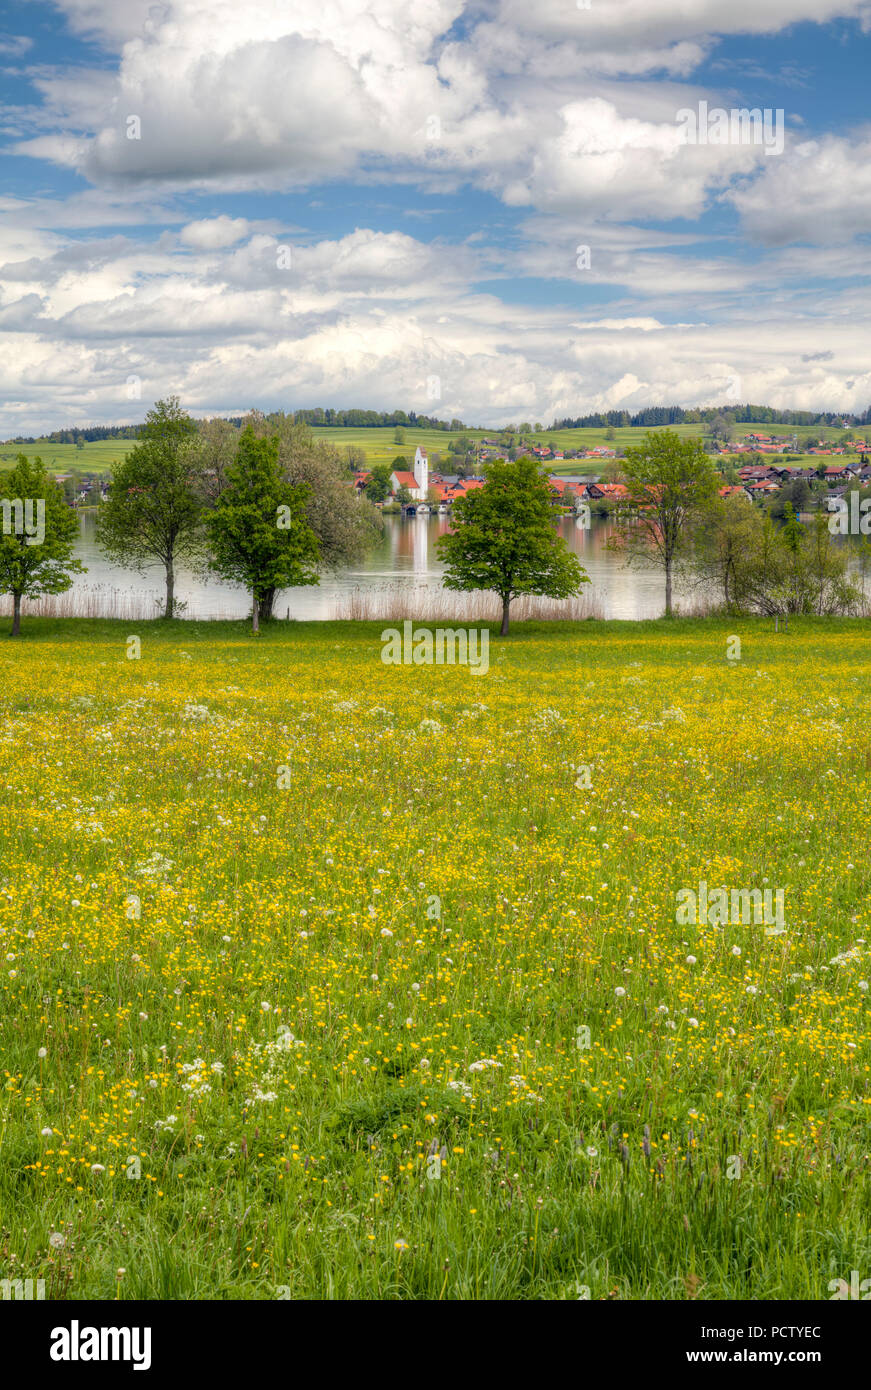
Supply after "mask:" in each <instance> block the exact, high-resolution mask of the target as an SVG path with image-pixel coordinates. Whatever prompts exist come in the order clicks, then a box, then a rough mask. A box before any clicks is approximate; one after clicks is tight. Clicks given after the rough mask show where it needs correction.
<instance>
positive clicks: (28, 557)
mask: <svg viewBox="0 0 871 1390" xmlns="http://www.w3.org/2000/svg"><path fill="white" fill-rule="evenodd" d="M0 509H2V527H0V594H11V595H12V632H11V636H12V637H19V636H20V635H21V600H22V599H24V598H37V597H38V596H39V595H40V594H62V593H64V592H65V591H66V590H67V589H69V587H70V585H71V584H72V582H73V581H72V579H71V578H70V576H71V575H73V574H82V573H83V572H84V566H83V565H82V564H81V563H80V561H78V560H74V559H73V558H72V556H73V547H74V545H75V541H76V537H77V535H78V529H79V528H78V522H77V521H76V516H75V513H74V512H73V511H72V510H71V509H70V508H69V507H68V506H67V504H66V502H65V501H64V495H63V491H62V490H61V488H59V487H58V485H57V483H55V482H54V480H53V479H51V478H50V477H49V476H48V474H47V472H46V471H45V466H44V465H43V462H42V459H41V458H40V457H39V456H38V455H37V457H36V458H35V459H34V460H33V462H32V463H31V462H29V461H28V459H27V457H26V456H25V455H24V454H19V455H18V461H17V463H16V466H15V467H14V468H13V469H11V470H10V471H9V472H8V473H5V474H3V476H2V481H0Z"/></svg>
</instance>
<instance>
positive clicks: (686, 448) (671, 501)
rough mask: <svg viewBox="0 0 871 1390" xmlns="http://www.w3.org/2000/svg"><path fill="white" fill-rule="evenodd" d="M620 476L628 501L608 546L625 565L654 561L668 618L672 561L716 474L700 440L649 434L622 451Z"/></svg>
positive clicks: (662, 432) (620, 510) (618, 515)
mask: <svg viewBox="0 0 871 1390" xmlns="http://www.w3.org/2000/svg"><path fill="white" fill-rule="evenodd" d="M621 471H622V475H623V481H624V483H625V484H626V487H627V488H628V496H627V498H626V499H625V500H624V501H622V502H621V503H620V504H619V506H618V508H617V511H616V512H615V520H616V523H617V526H616V531H615V534H614V536H613V537H612V540H611V541H609V542H608V545H609V546H610V547H611V548H613V549H616V550H619V551H620V552H621V553H622V554H623V556H624V558H625V559H626V561H627V563H629V564H633V563H649V562H650V557H651V555H653V556H654V557H655V558H657V559H658V560H659V562H660V564H661V565H662V568H663V570H664V571H665V615H666V617H667V618H670V617H671V615H672V602H671V591H672V575H673V572H674V566H675V561H676V559H677V557H678V555H679V554H680V553H681V551H682V549H683V548H684V547H685V546H686V545H687V544H688V541H689V525H690V523H691V522H692V521H693V520H694V519H695V518H697V516H698V514H699V511H700V509H701V508H702V507H703V506H704V504H705V503H706V502H707V501H708V500H709V499H710V498H711V497H713V495H714V493H715V491H716V487H717V474H716V473H715V471H714V469H713V466H712V465H711V461H710V459H709V458H708V455H707V454H706V453H705V449H704V445H703V443H702V441H701V439H698V438H692V439H682V438H681V437H680V435H679V434H677V433H676V432H675V431H674V430H657V431H650V430H649V431H648V432H647V434H646V435H645V437H644V441H643V443H642V444H641V445H640V446H639V447H638V448H635V449H627V450H626V452H625V454H624V457H623V464H622V470H621Z"/></svg>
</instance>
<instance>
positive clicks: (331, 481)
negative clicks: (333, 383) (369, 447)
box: [237, 411, 390, 622]
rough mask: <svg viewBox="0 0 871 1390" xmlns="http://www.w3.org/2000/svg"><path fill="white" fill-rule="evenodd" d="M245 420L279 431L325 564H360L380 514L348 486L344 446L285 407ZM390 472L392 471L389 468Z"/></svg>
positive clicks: (282, 453) (286, 465)
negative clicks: (303, 493) (315, 431)
mask: <svg viewBox="0 0 871 1390" xmlns="http://www.w3.org/2000/svg"><path fill="white" fill-rule="evenodd" d="M245 424H246V425H249V424H250V426H251V428H252V429H253V430H254V433H255V435H256V436H257V438H259V439H261V438H267V437H270V436H277V437H278V460H279V463H280V464H281V469H282V473H283V475H284V477H285V478H286V479H287V481H288V482H290V483H296V484H299V485H302V484H304V485H305V487H306V489H307V491H306V498H305V517H306V521H307V522H308V524H309V526H310V527H311V529H312V531H313V532H314V534H315V536H316V537H317V542H318V549H319V555H320V566H321V568H322V569H335V568H337V567H338V566H340V565H352V564H356V563H357V562H358V561H359V560H360V559H361V558H362V557H363V555H364V554H365V552H366V550H367V548H368V547H369V546H370V545H371V544H372V542H373V541H374V540H375V539H376V537H377V535H378V533H379V529H380V526H381V520H380V518H379V516H378V513H377V512H376V511H375V510H374V508H373V507H372V506H371V504H370V502H369V500H368V497H365V498H361V497H360V496H359V495H358V493H357V492H356V490H355V488H353V487H349V486H348V482H349V479H348V470H347V466H346V464H345V461H344V459H343V456H342V453H341V451H340V450H339V449H338V448H337V447H336V446H335V445H334V444H331V443H329V441H325V440H320V439H316V438H315V437H314V435H313V434H312V432H311V430H310V428H309V427H308V426H307V425H306V424H303V423H301V422H300V423H296V422H295V420H294V418H293V416H291V415H285V414H284V412H283V411H277V412H276V413H275V414H273V415H269V416H268V417H267V416H264V415H263V414H261V413H260V412H259V411H251V413H250V414H249V415H248V416H247V417H246V419H245ZM237 442H238V436H237ZM360 452H361V454H362V450H361V451H360ZM363 465H364V466H365V457H364V458H363ZM382 466H383V465H382ZM387 472H388V476H389V473H390V469H389V468H388V470H387ZM274 600H275V594H274V592H273V593H272V594H270V593H269V592H268V591H267V592H266V593H264V595H263V599H262V601H261V604H260V620H261V622H267V621H268V620H269V619H270V618H271V617H272V607H273V603H274Z"/></svg>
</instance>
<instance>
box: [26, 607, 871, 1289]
mask: <svg viewBox="0 0 871 1390" xmlns="http://www.w3.org/2000/svg"><path fill="white" fill-rule="evenodd" d="M381 633H382V625H381V624H378V623H351V622H332V623H320V624H296V623H284V622H282V623H272V624H269V625H267V626H266V627H265V628H264V631H263V632H262V634H261V636H260V637H259V638H257V639H254V638H252V637H251V636H250V634H249V633H248V631H247V630H246V627H245V625H244V624H231V623H226V624H221V623H215V624H206V623H196V622H189V623H181V622H176V621H170V622H164V623H157V622H140V623H138V624H134V625H130V624H124V623H121V622H104V621H100V622H97V621H87V620H80V621H76V620H71V621H66V622H60V621H56V620H51V619H29V620H28V634H27V640H26V641H25V642H21V643H14V644H13V643H4V644H2V645H0V756H2V770H0V787H2V811H0V943H2V945H0V951H2V960H0V965H2V970H0V1046H2V1089H0V1226H2V1235H0V1248H2V1260H0V1265H2V1273H3V1277H4V1278H7V1279H32V1280H34V1281H38V1280H42V1281H44V1283H45V1288H46V1291H47V1297H49V1298H53V1299H67V1298H68V1299H97V1300H107V1299H121V1300H124V1299H151V1300H195V1299H245V1300H281V1299H304V1298H331V1299H355V1298H362V1299H394V1298H396V1299H434V1300H437V1299H444V1300H456V1299H481V1300H483V1299H509V1300H512V1299H523V1300H527V1299H548V1300H579V1299H580V1300H586V1299H590V1300H607V1299H665V1300H686V1299H699V1300H726V1299H755V1300H776V1299H815V1300H819V1299H829V1298H831V1296H832V1295H831V1292H830V1289H831V1288H832V1287H837V1281H839V1280H842V1281H849V1280H850V1278H851V1271H854V1270H857V1271H860V1272H862V1276H863V1278H865V1277H868V1276H869V1275H871V1236H869V1234H868V1230H867V1184H868V1168H869V1161H871V1159H869V1150H871V1090H869V1081H871V1071H869V1052H868V1007H869V1005H868V982H869V978H871V949H869V941H871V921H869V906H868V888H869V864H868V853H867V846H868V824H869V816H871V805H869V802H871V755H869V752H868V742H867V737H866V722H867V708H868V698H867V692H868V687H869V679H871V656H869V650H868V639H867V632H866V626H865V625H864V624H863V623H862V622H860V621H858V620H856V621H854V620H847V619H844V620H837V619H830V620H819V621H817V620H814V619H811V618H802V619H795V620H793V621H792V622H791V624H790V627H789V629H788V631H786V632H783V631H779V632H777V633H775V631H774V627H773V624H772V623H771V622H765V621H763V620H761V619H759V620H757V619H747V620H742V621H741V622H740V624H739V626H738V627H737V628H736V627H734V626H729V624H728V622H725V621H720V620H700V621H692V620H685V621H682V622H680V623H676V624H675V623H666V622H653V623H642V624H620V623H605V622H594V621H591V622H578V623H562V624H547V623H542V622H538V623H537V622H528V623H524V624H520V625H518V627H517V628H516V630H515V632H514V633H513V635H512V636H511V638H510V639H509V640H500V639H499V637H498V636H497V635H496V629H495V627H494V628H493V629H491V631H490V645H489V666H488V667H487V668H486V669H483V668H482V669H479V670H477V671H476V670H475V669H474V668H472V667H470V666H468V665H465V666H464V665H461V664H456V665H453V664H447V663H443V664H436V663H435V662H430V663H422V664H415V662H414V661H413V659H412V660H410V661H409V662H407V663H406V662H398V663H397V664H386V663H385V661H384V660H382V647H383V643H382V637H381Z"/></svg>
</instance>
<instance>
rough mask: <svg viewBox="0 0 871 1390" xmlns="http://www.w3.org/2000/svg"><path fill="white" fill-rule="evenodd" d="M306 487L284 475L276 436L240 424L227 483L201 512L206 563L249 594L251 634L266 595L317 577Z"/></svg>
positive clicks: (314, 546)
mask: <svg viewBox="0 0 871 1390" xmlns="http://www.w3.org/2000/svg"><path fill="white" fill-rule="evenodd" d="M307 491H308V490H307V488H306V487H305V486H304V485H295V484H293V483H289V482H288V481H287V479H286V478H285V476H284V473H283V470H282V467H281V463H280V461H279V447H278V438H277V437H275V436H273V437H272V438H265V439H262V438H261V439H258V438H257V436H256V435H255V433H254V431H253V429H252V428H251V427H250V426H249V427H248V428H247V429H246V430H244V432H243V433H242V435H241V437H240V439H239V445H238V448H237V450H236V457H235V459H234V461H233V463H232V464H231V465H230V466H229V468H228V469H227V485H226V487H225V488H224V490H223V492H222V493H221V495H220V497H219V498H218V501H217V503H216V505H215V508H214V510H213V511H212V512H210V513H209V515H208V517H207V518H206V534H207V536H208V542H209V549H210V552H211V553H210V561H209V565H210V568H211V569H213V570H214V572H215V573H216V574H219V575H220V576H221V578H222V579H227V580H230V581H231V582H232V583H236V584H242V585H244V586H245V588H246V589H248V590H249V592H250V594H251V604H252V620H251V621H252V629H251V630H252V632H254V633H255V634H256V633H258V632H259V630H260V615H261V604H262V603H263V600H264V598H265V597H266V596H267V595H271V596H274V594H275V592H276V590H277V589H287V588H290V587H291V586H295V585H298V584H317V583H318V575H317V570H316V565H317V561H318V543H317V539H316V537H315V535H314V532H313V531H312V529H311V527H310V526H309V525H308V523H307V521H306V519H305V500H306V496H307Z"/></svg>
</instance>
